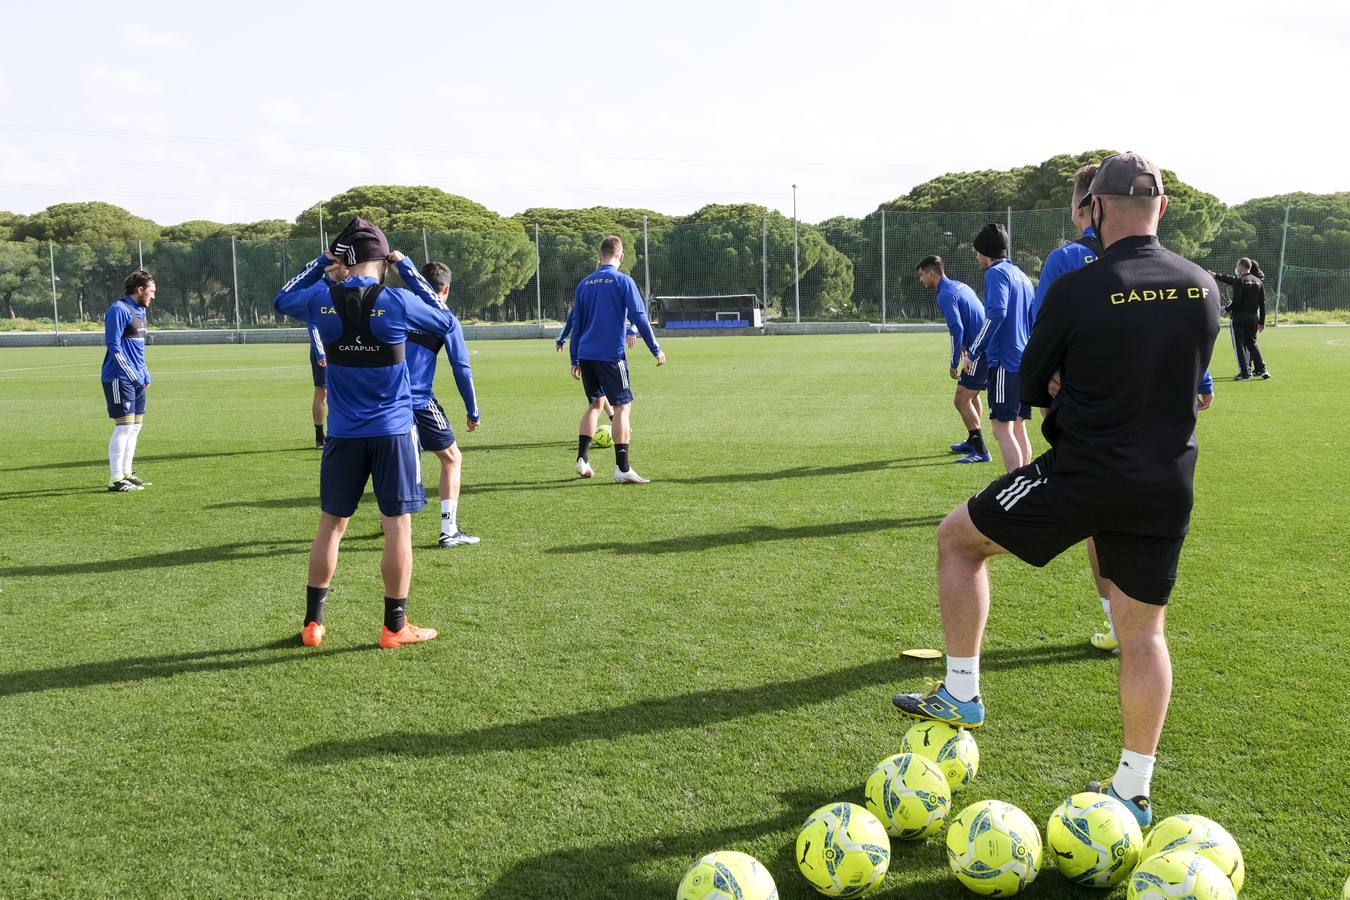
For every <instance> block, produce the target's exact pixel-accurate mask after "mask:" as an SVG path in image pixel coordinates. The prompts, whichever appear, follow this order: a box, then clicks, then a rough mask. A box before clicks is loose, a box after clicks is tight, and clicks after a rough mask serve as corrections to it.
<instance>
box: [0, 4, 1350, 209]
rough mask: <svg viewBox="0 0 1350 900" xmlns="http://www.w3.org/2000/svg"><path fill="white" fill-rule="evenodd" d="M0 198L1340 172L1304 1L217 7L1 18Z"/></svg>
mask: <svg viewBox="0 0 1350 900" xmlns="http://www.w3.org/2000/svg"><path fill="white" fill-rule="evenodd" d="M6 18H7V21H6V22H5V29H4V33H5V45H6V52H5V53H4V54H3V56H0V209H8V210H11V211H15V212H22V213H32V212H36V211H38V210H40V209H42V208H44V207H46V206H48V205H50V204H53V203H60V202H67V201H78V200H105V201H107V202H110V203H115V204H117V205H119V206H124V207H126V208H128V209H130V210H131V211H132V212H134V213H137V214H139V215H143V216H146V217H149V218H151V219H154V220H156V221H157V222H160V223H161V224H172V223H176V222H180V221H183V220H186V219H198V218H204V219H214V220H217V221H230V222H238V221H253V220H258V219H265V218H282V219H293V218H294V217H295V216H296V214H298V213H299V212H300V211H301V210H303V209H304V208H306V207H308V206H310V205H311V204H313V203H314V202H316V201H318V200H322V199H326V198H328V197H330V196H332V195H333V194H336V193H338V192H340V191H342V190H344V189H346V188H349V187H351V186H353V185H358V184H372V183H401V184H427V185H433V186H436V187H439V188H442V189H444V190H446V191H450V192H452V193H457V194H463V195H465V196H467V197H470V198H472V199H474V200H477V201H479V202H481V203H484V204H486V205H487V206H488V207H490V208H492V209H494V210H496V211H498V212H501V213H504V214H510V213H514V212H517V211H519V210H522V209H525V208H527V207H530V206H556V207H584V206H595V205H606V206H643V207H650V208H653V209H657V210H661V211H663V212H669V213H687V212H690V211H692V210H694V209H697V208H698V207H700V206H702V205H704V204H706V203H733V202H753V203H762V204H764V205H767V206H769V207H773V208H777V209H781V210H783V211H784V212H788V213H790V211H791V208H792V187H791V186H792V184H793V183H796V184H797V185H798V186H799V188H798V209H799V213H800V215H801V217H802V218H803V219H805V220H807V221H820V220H823V219H826V218H828V217H830V216H834V215H839V214H848V215H855V216H856V215H864V214H866V213H867V212H870V211H871V210H873V209H874V208H875V207H876V205H877V204H878V203H880V202H882V201H884V200H888V199H890V198H893V197H896V196H899V195H901V194H903V193H905V192H906V191H908V190H909V189H910V188H911V187H913V186H914V185H915V184H917V183H919V182H921V181H924V180H926V179H928V178H931V177H933V176H935V175H940V174H942V173H944V172H949V171H962V170H969V169H987V168H997V169H1001V168H1008V167H1010V166H1015V165H1023V164H1029V163H1037V162H1040V161H1041V160H1043V159H1045V158H1047V157H1049V156H1051V155H1053V154H1055V153H1065V152H1068V153H1076V152H1080V151H1082V150H1088V149H1093V148H1097V147H1114V148H1117V149H1134V150H1138V151H1140V152H1142V153H1145V154H1147V155H1149V156H1151V157H1153V159H1154V160H1155V161H1156V162H1158V163H1159V164H1160V165H1162V166H1164V167H1166V168H1170V169H1174V170H1176V171H1177V172H1178V174H1179V175H1180V176H1181V177H1182V178H1184V179H1185V180H1187V181H1189V182H1191V183H1192V184H1194V185H1196V186H1197V187H1199V188H1201V189H1203V190H1207V191H1210V192H1212V193H1215V194H1217V195H1218V196H1219V197H1220V198H1222V199H1223V200H1224V201H1226V202H1228V203H1238V202H1241V201H1243V200H1246V199H1249V198H1251V197H1259V196H1266V195H1270V194H1277V193H1283V192H1286V191H1296V190H1303V191H1312V192H1328V191H1336V190H1347V189H1350V174H1347V170H1346V169H1345V167H1344V165H1345V161H1346V159H1347V155H1346V150H1345V148H1346V138H1347V133H1348V132H1350V127H1348V126H1347V124H1346V119H1347V117H1346V114H1345V102H1344V98H1343V96H1342V94H1343V92H1344V90H1345V86H1346V82H1347V74H1350V68H1348V67H1347V55H1350V6H1347V5H1346V4H1343V3H1339V2H1321V0H1286V2H1281V3H1278V4H1272V3H1268V2H1252V0H1231V2H1186V0H1169V2H1156V0H1131V2H1128V3H1117V4H1111V3H1084V2H1081V0H1080V2H1061V0H1043V2H1030V0H1026V2H1016V0H1005V2H1001V3H992V2H983V0H980V2H969V0H966V2H946V3H938V2H928V3H914V2H907V0H892V2H851V0H830V2H822V0H815V2H796V0H786V2H739V0H721V2H705V0H673V2H664V3H650V2H642V0H638V2H630V3H586V4H579V3H567V2H538V0H515V2H497V3H463V2H455V3H444V2H437V3H431V2H427V3H389V4H379V3H364V4H355V3H344V2H334V3H327V4H308V3H305V4H301V3H288V2H284V0H273V2H270V3H258V2H251V0H246V2H238V3H233V4H219V3H181V2H176V3H161V2H156V0H138V2H136V3H117V4H110V3H104V2H99V3H93V2H77V3H68V4H50V5H48V6H45V7H26V8H25V9H24V11H23V12H22V13H21V14H19V13H16V12H15V11H10V13H9V15H8V16H7V17H6Z"/></svg>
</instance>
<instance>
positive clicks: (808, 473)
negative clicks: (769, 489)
mask: <svg viewBox="0 0 1350 900" xmlns="http://www.w3.org/2000/svg"><path fill="white" fill-rule="evenodd" d="M954 458H955V457H954V456H952V454H950V453H943V454H930V455H928V456H907V457H904V458H902V459H874V460H871V461H870V462H859V463H848V464H846V465H839V466H794V467H793V468H791V469H778V470H776V471H773V472H728V473H724V474H720V475H691V476H688V477H686V478H662V479H660V480H661V481H663V482H666V483H670V484H737V483H740V482H745V483H754V482H759V481H781V480H782V479H785V478H818V477H821V476H828V475H857V474H859V473H861V472H883V471H885V470H887V469H917V468H923V467H925V466H949V465H951V464H952V460H953V459H954Z"/></svg>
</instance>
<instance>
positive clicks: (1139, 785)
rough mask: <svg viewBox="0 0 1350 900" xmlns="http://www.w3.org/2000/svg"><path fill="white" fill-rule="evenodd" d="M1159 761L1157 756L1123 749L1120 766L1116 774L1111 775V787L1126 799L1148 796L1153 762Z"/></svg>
mask: <svg viewBox="0 0 1350 900" xmlns="http://www.w3.org/2000/svg"><path fill="white" fill-rule="evenodd" d="M1157 761H1158V757H1156V756H1145V755H1144V754H1142V753H1135V752H1134V751H1133V750H1121V751H1120V766H1119V767H1118V768H1117V769H1116V774H1115V775H1112V776H1111V787H1113V788H1115V789H1116V793H1117V794H1119V795H1120V796H1122V797H1124V798H1125V799H1126V800H1133V799H1134V798H1135V797H1147V796H1148V792H1149V787H1150V784H1151V783H1152V781H1153V764H1154V763H1155V762H1157Z"/></svg>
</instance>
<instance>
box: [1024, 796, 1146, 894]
mask: <svg viewBox="0 0 1350 900" xmlns="http://www.w3.org/2000/svg"><path fill="white" fill-rule="evenodd" d="M1143 843H1144V836H1143V834H1141V833H1140V831H1139V823H1138V822H1136V821H1135V818H1134V815H1133V814H1132V813H1131V812H1130V811H1129V810H1128V809H1126V808H1125V804H1123V803H1121V802H1120V801H1119V800H1117V799H1115V798H1114V797H1108V796H1106V795H1105V794H1094V793H1090V792H1086V791H1085V792H1083V793H1081V794H1074V795H1073V796H1072V797H1070V798H1069V799H1067V800H1065V801H1064V802H1063V803H1061V804H1060V805H1059V807H1058V808H1057V809H1056V810H1055V811H1054V812H1053V813H1052V814H1051V815H1050V822H1049V823H1048V824H1047V825H1046V826H1045V845H1046V848H1047V849H1048V850H1049V851H1050V857H1051V859H1053V860H1054V861H1055V868H1057V869H1059V871H1060V874H1062V875H1063V876H1064V877H1065V878H1067V879H1069V880H1070V881H1072V882H1074V883H1076V884H1085V885H1089V886H1091V887H1100V888H1110V887H1115V886H1116V885H1118V884H1120V883H1121V882H1123V881H1124V880H1125V879H1126V878H1129V877H1130V872H1132V871H1134V867H1135V866H1136V865H1137V864H1138V863H1139V859H1140V851H1141V849H1142V847H1143Z"/></svg>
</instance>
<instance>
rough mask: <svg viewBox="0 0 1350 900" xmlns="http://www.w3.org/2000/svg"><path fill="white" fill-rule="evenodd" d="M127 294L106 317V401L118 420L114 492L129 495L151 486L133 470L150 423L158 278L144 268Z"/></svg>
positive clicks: (111, 446) (111, 462)
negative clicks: (149, 334) (149, 357)
mask: <svg viewBox="0 0 1350 900" xmlns="http://www.w3.org/2000/svg"><path fill="white" fill-rule="evenodd" d="M123 287H124V288H125V289H126V293H125V294H123V295H122V296H121V297H119V298H118V299H116V300H114V301H113V303H112V305H111V306H109V307H108V312H107V313H106V314H104V316H103V345H104V347H105V348H106V349H105V350H104V353H103V399H104V400H105V401H107V404H108V417H109V418H111V419H112V420H113V433H112V438H111V439H109V441H108V472H109V479H108V490H110V491H113V492H115V493H119V494H124V493H130V492H132V491H140V490H144V489H145V486H146V485H147V484H149V482H148V481H145V480H144V479H142V478H141V477H140V476H139V475H137V474H136V473H135V472H133V471H132V461H133V460H134V459H135V457H136V440H137V438H138V437H140V434H141V425H142V424H144V422H145V390H146V388H147V387H149V386H150V370H149V369H147V368H146V367H145V311H146V310H147V309H149V308H150V304H151V303H153V302H154V300H155V279H154V278H153V277H151V275H150V273H149V272H147V271H145V270H144V269H137V270H136V271H134V272H132V273H131V274H130V275H128V276H127V277H126V281H125V282H124V284H123Z"/></svg>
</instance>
